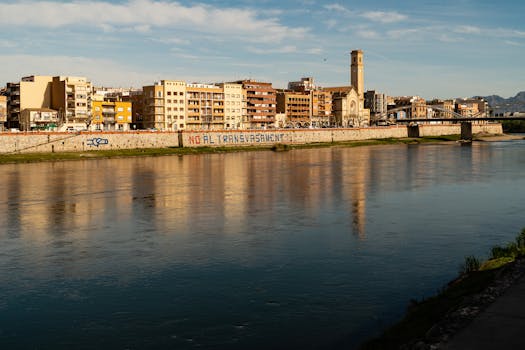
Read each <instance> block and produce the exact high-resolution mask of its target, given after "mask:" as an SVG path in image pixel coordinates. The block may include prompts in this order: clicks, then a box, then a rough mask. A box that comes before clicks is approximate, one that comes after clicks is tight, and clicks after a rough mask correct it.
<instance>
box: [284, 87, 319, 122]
mask: <svg viewBox="0 0 525 350" xmlns="http://www.w3.org/2000/svg"><path fill="white" fill-rule="evenodd" d="M311 102H312V101H311V96H310V92H293V91H279V92H277V107H276V108H277V113H284V114H285V115H286V121H287V124H288V125H290V126H293V127H307V126H310V124H311V119H310V117H311Z"/></svg>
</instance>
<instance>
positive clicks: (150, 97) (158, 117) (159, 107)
mask: <svg viewBox="0 0 525 350" xmlns="http://www.w3.org/2000/svg"><path fill="white" fill-rule="evenodd" d="M142 97H143V111H142V116H141V117H140V118H139V119H138V120H137V127H139V128H140V129H158V130H164V129H165V128H166V124H165V118H164V86H162V85H161V83H155V84H154V85H149V86H144V87H143V88H142Z"/></svg>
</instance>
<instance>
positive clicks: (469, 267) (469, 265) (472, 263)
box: [460, 255, 481, 274]
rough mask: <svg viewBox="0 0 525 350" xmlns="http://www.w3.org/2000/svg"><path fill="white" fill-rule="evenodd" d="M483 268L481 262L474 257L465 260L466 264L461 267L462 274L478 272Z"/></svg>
mask: <svg viewBox="0 0 525 350" xmlns="http://www.w3.org/2000/svg"><path fill="white" fill-rule="evenodd" d="M480 266H481V263H480V261H479V260H478V259H477V258H476V257H475V256H473V255H469V256H467V257H466V258H465V262H464V263H463V265H462V266H461V269H460V270H461V271H460V272H461V273H462V274H467V273H469V272H473V271H478V270H479V267H480Z"/></svg>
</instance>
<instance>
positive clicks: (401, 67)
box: [0, 0, 525, 99]
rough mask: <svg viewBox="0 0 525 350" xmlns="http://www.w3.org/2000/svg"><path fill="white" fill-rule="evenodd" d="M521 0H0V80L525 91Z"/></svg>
mask: <svg viewBox="0 0 525 350" xmlns="http://www.w3.org/2000/svg"><path fill="white" fill-rule="evenodd" d="M524 13H525V1H515V0H500V1H493V0H455V1H450V0H435V1H424V0H423V1H415V0H414V1H412V0H409V1H389V0H368V1H313V0H297V1H292V0H258V1H253V0H250V1H248V0H236V1H219V0H215V1H170V0H120V1H109V0H97V1H83V0H78V1H57V0H54V1H53V0H45V1H41V0H21V1H12V0H8V1H4V0H0V31H1V32H0V86H3V85H5V83H7V82H12V81H19V80H20V78H21V77H22V76H27V75H33V74H35V75H70V76H85V77H87V78H88V79H89V80H90V81H91V82H92V83H93V84H94V85H95V86H108V87H109V86H111V87H142V86H143V85H151V84H153V83H154V82H155V81H159V80H162V79H166V80H183V81H186V82H200V83H215V82H223V81H234V80H240V79H248V78H251V79H256V80H260V81H269V82H272V83H273V86H274V87H276V88H284V87H286V86H287V82H289V81H297V80H300V78H301V77H310V76H311V77H313V78H314V80H315V82H316V84H318V85H320V86H341V85H348V84H349V79H350V77H349V74H350V73H349V61H350V51H352V50H355V49H360V50H363V52H364V63H365V67H364V69H365V90H376V91H378V92H382V93H386V94H388V95H391V96H401V95H419V96H422V97H424V98H427V99H431V98H453V97H470V96H476V95H481V96H487V95H492V94H496V95H500V96H502V97H510V96H514V95H515V94H516V93H517V92H519V91H523V90H525V64H524V62H525V21H524V20H523V14H524Z"/></svg>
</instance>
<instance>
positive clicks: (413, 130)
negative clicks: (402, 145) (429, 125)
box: [407, 125, 419, 137]
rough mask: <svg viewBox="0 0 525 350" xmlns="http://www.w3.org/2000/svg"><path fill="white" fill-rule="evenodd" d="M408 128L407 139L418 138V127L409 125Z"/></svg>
mask: <svg viewBox="0 0 525 350" xmlns="http://www.w3.org/2000/svg"><path fill="white" fill-rule="evenodd" d="M407 128H408V137H419V125H409V126H407Z"/></svg>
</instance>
